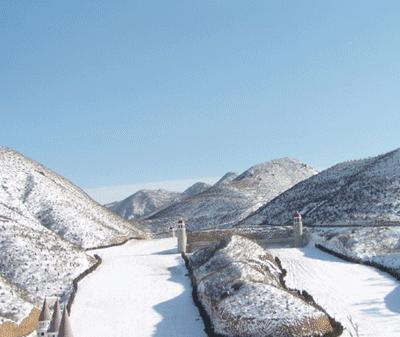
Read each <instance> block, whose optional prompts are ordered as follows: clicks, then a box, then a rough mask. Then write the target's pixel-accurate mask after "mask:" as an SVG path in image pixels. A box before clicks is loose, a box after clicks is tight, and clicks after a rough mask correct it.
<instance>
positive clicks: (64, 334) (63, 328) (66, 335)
mask: <svg viewBox="0 0 400 337" xmlns="http://www.w3.org/2000/svg"><path fill="white" fill-rule="evenodd" d="M58 337H74V334H73V333H72V328H71V322H70V321H69V315H68V310H67V308H65V309H64V312H63V316H62V320H61V324H60V331H59V332H58Z"/></svg>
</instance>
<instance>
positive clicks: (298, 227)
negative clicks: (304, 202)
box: [293, 212, 303, 247]
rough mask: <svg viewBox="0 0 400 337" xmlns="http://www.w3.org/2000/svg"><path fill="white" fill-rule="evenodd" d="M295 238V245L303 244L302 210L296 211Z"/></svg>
mask: <svg viewBox="0 0 400 337" xmlns="http://www.w3.org/2000/svg"><path fill="white" fill-rule="evenodd" d="M293 240H294V246H295V247H301V246H303V221H302V219H301V214H300V212H296V213H295V215H294V222H293Z"/></svg>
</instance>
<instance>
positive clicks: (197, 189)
mask: <svg viewBox="0 0 400 337" xmlns="http://www.w3.org/2000/svg"><path fill="white" fill-rule="evenodd" d="M210 187H211V185H210V184H207V183H203V182H202V181H199V182H197V183H195V184H193V185H192V186H190V187H189V188H187V189H186V190H185V191H183V193H182V197H183V198H182V199H184V198H188V197H193V196H194V195H196V194H199V193H201V192H204V191H205V190H208V189H209V188H210Z"/></svg>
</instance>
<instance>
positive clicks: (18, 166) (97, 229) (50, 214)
mask: <svg viewBox="0 0 400 337" xmlns="http://www.w3.org/2000/svg"><path fill="white" fill-rule="evenodd" d="M0 203H1V204H2V205H4V207H6V208H12V209H14V210H16V212H17V213H19V214H21V215H23V216H24V217H30V218H32V217H33V218H34V219H36V221H38V222H39V223H40V224H41V225H42V226H44V227H46V228H48V229H50V230H51V231H53V232H55V233H57V234H58V235H59V236H61V237H62V238H63V239H65V240H67V241H69V242H71V243H74V244H77V245H78V246H80V247H83V248H88V247H93V246H98V245H104V244H108V243H112V242H114V241H115V240H116V239H118V237H121V236H125V235H129V236H141V235H143V234H142V233H141V232H140V231H139V230H137V229H136V228H135V227H134V226H133V225H132V224H131V223H130V222H127V221H125V220H124V219H122V218H121V217H119V216H117V215H115V214H114V213H112V212H111V211H109V210H108V209H106V208H105V207H103V206H101V205H99V204H98V203H97V202H95V201H94V200H93V199H91V198H90V197H89V196H88V195H87V194H86V193H84V192H83V191H82V190H81V189H79V188H78V187H76V186H75V185H73V184H72V183H70V182H69V181H67V180H66V179H64V178H62V177H60V176H59V175H57V174H55V173H54V172H52V171H50V170H49V169H47V168H45V167H44V166H42V165H40V164H39V163H37V162H35V161H33V160H31V159H28V158H26V157H24V156H23V155H21V154H19V153H17V152H15V151H13V150H10V149H7V148H0ZM0 215H1V214H0Z"/></svg>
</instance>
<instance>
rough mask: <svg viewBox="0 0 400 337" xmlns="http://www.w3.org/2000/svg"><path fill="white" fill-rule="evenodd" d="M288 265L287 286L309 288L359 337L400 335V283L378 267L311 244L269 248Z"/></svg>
mask: <svg viewBox="0 0 400 337" xmlns="http://www.w3.org/2000/svg"><path fill="white" fill-rule="evenodd" d="M268 250H269V251H270V252H271V253H272V254H273V255H275V256H278V257H279V258H280V259H281V261H282V265H283V268H285V269H287V271H288V275H287V276H286V278H285V279H286V284H287V286H288V287H291V288H296V289H299V290H306V291H307V292H308V293H309V294H311V295H312V296H313V297H314V299H315V301H316V302H317V303H318V304H319V305H321V306H322V307H323V308H324V309H325V310H326V311H327V312H328V314H330V315H331V316H333V317H334V318H335V319H336V320H338V321H339V322H341V323H342V324H343V326H345V327H346V329H347V330H345V331H344V333H343V336H346V337H348V336H351V335H350V333H349V331H350V332H352V333H353V336H355V334H354V328H353V327H352V324H351V323H350V322H349V317H351V319H352V320H353V322H354V323H356V324H358V326H359V333H360V337H398V336H400V283H399V282H398V281H397V280H395V279H394V278H393V277H391V276H389V275H388V274H386V273H383V272H381V271H379V270H377V269H375V268H372V267H368V266H363V265H359V264H354V263H349V262H345V261H343V260H341V259H338V258H336V257H334V256H332V255H329V254H327V253H324V252H322V251H320V250H319V249H317V248H315V247H313V246H312V245H311V244H310V245H309V246H307V247H305V248H303V249H296V248H273V249H268Z"/></svg>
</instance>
